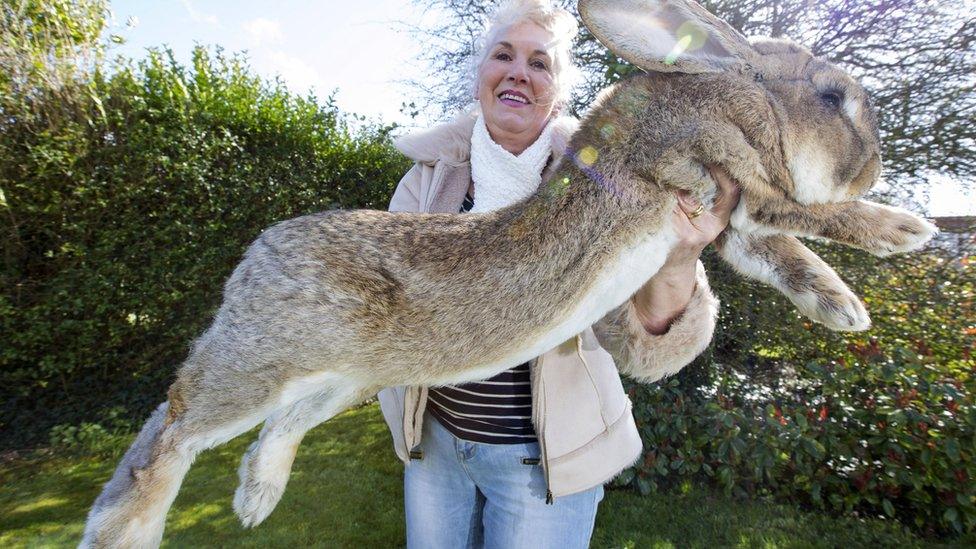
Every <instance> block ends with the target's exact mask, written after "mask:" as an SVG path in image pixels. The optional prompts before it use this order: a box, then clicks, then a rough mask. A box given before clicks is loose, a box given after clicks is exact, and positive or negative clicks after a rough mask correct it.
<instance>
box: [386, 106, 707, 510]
mask: <svg viewBox="0 0 976 549" xmlns="http://www.w3.org/2000/svg"><path fill="white" fill-rule="evenodd" d="M474 120H475V118H474V114H473V113H468V114H464V115H461V116H460V117H459V118H458V119H456V120H454V121H453V122H451V123H448V124H444V125H441V126H436V127H434V128H432V129H430V130H427V131H425V132H421V133H418V134H412V135H409V136H406V137H403V138H401V139H399V140H398V141H397V143H396V146H397V148H398V149H399V150H400V151H401V152H402V153H404V154H405V155H407V156H408V157H410V158H411V159H413V160H414V161H415V162H416V164H415V165H414V166H413V168H411V169H410V171H409V172H407V174H406V175H405V176H404V177H403V179H402V180H401V181H400V184H399V185H398V186H397V188H396V191H395V192H394V194H393V199H392V200H391V202H390V211H402V212H432V213H436V212H442V213H457V212H458V210H459V209H460V206H461V202H462V201H463V200H464V195H465V193H466V192H467V190H468V186H469V185H470V183H471V167H470V164H469V153H470V147H471V132H472V128H473V126H474ZM556 124H557V125H556V127H555V128H554V131H553V158H555V159H558V158H559V157H561V155H562V151H563V150H565V147H566V145H567V144H568V141H569V138H570V137H571V136H572V133H573V132H574V131H575V130H576V127H577V125H578V122H577V121H576V120H575V119H572V118H561V119H558V120H557V121H556ZM557 163H558V161H555V162H550V164H549V167H548V168H547V172H548V171H551V170H553V169H554V168H555V165H556V164H557ZM546 175H548V173H544V176H543V180H545V176H546ZM717 312H718V300H716V298H715V297H714V296H713V295H712V293H711V292H710V291H709V288H708V281H707V279H706V278H705V272H704V268H703V267H702V265H701V263H699V264H698V279H697V287H696V289H695V292H694V294H693V296H692V298H691V302H690V303H689V304H688V307H687V308H686V309H685V311H684V313H683V314H682V315H681V316H680V317H679V318H678V319H677V320H675V321H674V323H673V324H672V325H671V328H670V329H669V330H668V332H667V333H665V334H663V335H651V334H648V333H647V332H646V331H645V330H644V328H643V326H642V325H641V324H640V322H639V321H638V319H637V317H636V315H635V314H634V310H633V306H632V305H631V304H630V303H629V302H628V303H626V304H624V305H622V306H620V307H619V308H617V309H615V310H614V311H611V312H610V313H609V314H608V315H607V316H606V317H604V318H603V319H602V320H601V321H600V322H598V323H597V324H596V325H594V326H593V327H592V328H590V329H587V330H585V331H584V332H583V333H581V334H579V335H578V336H576V337H575V338H573V339H571V340H569V341H566V342H565V343H563V344H561V345H559V346H558V347H556V348H555V349H552V350H550V351H548V352H546V353H544V354H543V355H542V356H540V357H538V358H537V359H536V360H535V361H533V363H532V364H531V372H532V373H531V379H532V384H531V388H532V407H533V412H532V421H533V424H534V426H535V430H536V434H537V435H538V438H539V444H540V447H541V448H542V456H541V457H542V459H541V460H540V461H541V464H542V467H543V471H544V473H545V475H546V481H547V483H548V486H549V496H550V497H559V496H565V495H569V494H574V493H576V492H581V491H583V490H586V489H589V488H592V487H593V486H596V485H598V484H602V483H604V482H606V481H608V480H610V479H611V478H613V477H614V476H615V475H616V474H617V473H619V472H620V471H621V470H623V469H624V468H626V467H628V466H629V465H631V464H632V463H633V462H634V461H635V460H636V459H637V458H638V456H639V455H640V453H641V439H640V435H639V434H638V432H637V427H636V426H635V425H634V418H633V415H632V414H631V403H630V399H628V398H627V395H626V394H625V393H624V390H623V386H622V385H621V382H620V376H619V374H618V370H619V372H621V373H624V374H627V375H629V376H631V377H633V378H635V379H637V380H640V381H645V382H650V381H654V380H657V379H660V378H663V377H665V376H669V375H672V374H674V373H675V372H677V371H678V370H680V369H681V368H682V367H684V366H685V365H686V364H688V363H689V362H691V361H692V360H693V359H694V358H695V357H696V356H698V354H699V353H701V352H702V351H703V350H704V349H705V348H706V347H707V346H708V343H709V341H711V338H712V332H713V330H714V328H715V317H716V314H717ZM604 349H606V350H604ZM608 351H609V353H608ZM615 363H616V366H615ZM379 400H380V406H381V408H382V410H383V416H384V418H385V419H386V422H387V424H388V425H389V427H390V432H391V433H392V434H393V443H394V447H395V449H396V453H397V455H398V456H399V457H400V459H401V460H403V461H404V462H405V463H407V465H408V466H409V462H410V458H411V457H419V456H418V454H417V453H416V452H414V453H413V454H412V453H411V451H412V450H413V449H414V448H415V447H416V446H417V445H418V444H420V440H421V435H422V433H421V426H422V425H423V416H424V410H425V408H426V405H427V389H426V388H425V387H395V388H390V389H384V390H383V391H381V392H380V394H379Z"/></svg>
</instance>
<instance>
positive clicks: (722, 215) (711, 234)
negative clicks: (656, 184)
mask: <svg viewBox="0 0 976 549" xmlns="http://www.w3.org/2000/svg"><path fill="white" fill-rule="evenodd" d="M708 170H709V173H711V175H712V178H713V179H715V181H716V183H718V193H717V194H716V196H715V203H714V204H713V205H712V208H711V209H702V210H699V207H700V206H702V204H701V202H699V201H698V200H697V199H695V198H694V197H693V196H692V195H691V193H689V192H687V191H678V201H677V204H676V205H675V207H674V211H673V212H672V213H671V217H672V226H673V227H674V228H675V231H676V232H677V235H678V243H677V244H676V245H675V247H674V248H673V249H672V250H671V253H670V254H668V258H667V259H666V260H665V262H664V265H662V266H661V269H660V270H658V272H657V273H656V274H655V275H654V276H653V277H652V278H651V279H650V280H649V281H648V282H647V284H645V285H644V287H642V288H641V289H640V290H638V291H637V293H636V294H634V297H633V298H632V299H633V302H634V307H635V309H636V311H637V316H638V318H639V319H640V321H641V323H642V324H643V325H644V328H645V329H646V330H647V331H648V332H650V333H652V334H663V333H664V332H666V331H667V330H668V327H669V326H670V325H671V322H672V321H673V320H674V319H675V318H677V317H678V315H680V314H681V313H682V312H683V311H684V310H685V307H687V306H688V302H689V301H690V300H691V295H692V294H693V293H694V291H695V278H696V277H695V271H696V265H697V262H698V257H699V256H700V255H701V252H702V250H704V249H705V246H707V245H708V244H709V243H711V242H712V241H713V240H715V238H716V237H718V235H719V233H721V232H722V231H723V230H724V229H725V227H726V226H727V225H728V224H729V217H730V216H731V215H732V210H733V209H735V207H736V205H737V204H738V203H739V186H738V185H736V183H735V182H734V181H733V180H732V178H731V177H729V175H728V174H727V173H726V172H725V170H723V169H721V168H718V167H716V166H709V167H708Z"/></svg>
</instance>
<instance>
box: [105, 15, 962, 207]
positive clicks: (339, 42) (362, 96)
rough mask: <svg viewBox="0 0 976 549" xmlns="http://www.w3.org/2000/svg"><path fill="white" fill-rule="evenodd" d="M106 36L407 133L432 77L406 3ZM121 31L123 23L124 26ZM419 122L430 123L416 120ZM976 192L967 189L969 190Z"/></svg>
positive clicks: (936, 203)
mask: <svg viewBox="0 0 976 549" xmlns="http://www.w3.org/2000/svg"><path fill="white" fill-rule="evenodd" d="M111 5H112V11H113V15H114V23H113V28H112V29H111V32H113V33H116V34H120V35H122V36H123V37H124V38H125V40H126V42H125V43H124V44H122V45H121V46H116V47H115V49H114V51H115V52H117V53H119V54H122V55H125V56H127V57H131V58H136V59H138V58H141V57H143V56H144V55H145V51H146V48H149V47H160V46H164V45H166V46H169V47H170V48H171V49H172V50H173V52H174V53H175V55H176V58H177V59H178V60H180V61H182V62H189V60H190V52H191V50H192V49H193V47H194V45H196V44H201V45H208V46H213V45H219V46H221V47H223V48H224V50H225V51H227V52H242V51H246V52H247V55H248V58H249V60H250V65H251V67H252V69H253V70H254V71H255V72H256V73H258V74H261V75H263V76H267V77H269V78H272V77H274V76H280V77H281V78H282V79H283V80H284V81H285V82H286V84H287V85H288V86H289V88H291V89H292V90H293V91H296V92H298V93H302V94H304V93H305V92H306V91H310V90H311V91H314V92H315V93H316V95H317V96H318V97H320V98H325V97H326V96H328V95H329V94H332V93H335V100H336V104H337V105H338V106H339V108H340V109H341V110H342V111H344V112H350V113H356V114H359V115H365V116H367V117H368V118H371V119H378V120H382V121H383V122H387V123H389V122H398V123H400V124H401V125H404V126H405V127H407V128H411V127H416V125H417V122H416V121H414V120H411V119H410V118H409V117H408V116H406V115H404V114H403V113H401V112H400V107H401V104H402V103H404V102H409V101H410V100H411V99H415V98H416V97H415V96H413V95H412V94H411V88H410V87H409V86H408V84H407V83H406V81H407V80H410V79H413V80H421V81H423V80H426V79H430V78H436V75H435V74H431V72H430V68H429V67H427V66H426V65H425V64H424V63H423V62H422V61H421V60H419V59H418V58H419V56H420V54H421V52H422V51H423V49H422V48H424V47H425V44H423V43H422V42H421V41H420V40H418V39H417V38H416V37H414V36H411V34H410V33H409V32H408V31H407V28H408V26H409V25H414V26H423V25H424V24H425V22H429V21H430V19H429V18H431V17H436V14H431V13H423V12H421V10H420V9H419V8H418V7H417V6H415V5H413V4H412V3H411V2H410V0H360V1H358V2H352V1H349V0H305V1H298V0H275V1H274V2H268V1H267V0H265V1H257V0H112V3H111ZM130 23H131V24H130ZM420 120H421V121H427V120H431V119H429V118H425V117H424V116H423V115H421V117H420ZM929 182H930V184H931V187H930V192H929V197H930V198H929V203H928V208H927V211H926V212H925V213H926V215H929V216H941V215H976V188H974V189H970V191H968V192H967V191H965V190H964V189H963V188H962V186H960V185H959V184H958V183H956V182H954V181H952V180H951V179H949V178H946V177H942V176H939V175H938V174H933V175H932V177H931V178H930V179H929ZM973 187H976V185H973Z"/></svg>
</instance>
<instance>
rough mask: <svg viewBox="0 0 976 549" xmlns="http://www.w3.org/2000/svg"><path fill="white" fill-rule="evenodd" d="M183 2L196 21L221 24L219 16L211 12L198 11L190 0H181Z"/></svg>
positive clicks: (191, 17)
mask: <svg viewBox="0 0 976 549" xmlns="http://www.w3.org/2000/svg"><path fill="white" fill-rule="evenodd" d="M180 1H181V2H182V3H183V7H184V8H186V11H187V13H189V14H190V19H192V20H193V21H194V22H196V23H207V24H208V25H218V26H219V25H220V21H217V16H216V15H213V14H209V13H203V12H201V11H198V10H197V9H196V8H195V7H194V6H193V4H192V3H191V2H190V0H180Z"/></svg>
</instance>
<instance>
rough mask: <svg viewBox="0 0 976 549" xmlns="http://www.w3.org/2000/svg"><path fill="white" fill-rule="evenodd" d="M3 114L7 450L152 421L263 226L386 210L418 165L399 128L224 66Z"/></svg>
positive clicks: (122, 77) (155, 60)
mask: <svg viewBox="0 0 976 549" xmlns="http://www.w3.org/2000/svg"><path fill="white" fill-rule="evenodd" d="M8 90H9V89H8ZM15 91H16V90H15ZM3 99H4V101H5V102H4V105H3V107H4V112H5V113H11V114H12V115H13V116H11V117H10V118H8V119H7V126H6V127H5V129H4V132H3V133H2V134H0V192H2V197H0V199H2V203H0V219H2V221H0V223H2V224H3V225H2V227H3V229H2V230H3V232H4V237H3V239H2V240H3V249H2V258H3V259H2V261H3V263H2V271H0V282H2V284H0V333H2V334H4V335H3V345H2V348H0V447H11V446H19V447H23V446H25V445H32V444H36V443H38V442H42V441H46V440H47V432H48V430H49V428H50V427H51V426H53V425H56V424H78V423H80V422H83V421H92V422H97V421H100V420H105V418H115V419H114V420H105V421H109V422H110V423H112V422H115V423H119V422H122V423H125V422H126V421H129V420H132V419H140V420H141V419H142V418H144V417H145V414H146V413H147V411H148V410H149V409H150V408H151V407H152V406H154V405H155V404H156V403H157V402H159V401H161V400H162V399H163V398H164V389H165V387H166V386H167V384H168V383H169V381H170V379H171V377H172V374H173V371H174V369H175V368H176V367H177V366H178V364H179V363H180V361H181V360H182V359H183V358H184V357H185V353H186V351H187V348H188V344H189V342H190V341H191V339H192V338H193V337H195V336H196V335H198V334H199V333H200V332H201V331H202V330H203V329H204V327H205V326H206V325H207V323H208V320H209V317H210V315H211V314H212V312H213V311H214V310H215V308H216V306H217V305H218V303H219V299H220V295H221V288H222V284H223V282H224V280H225V278H226V277H227V276H228V275H229V274H230V271H231V269H232V268H233V267H234V265H235V264H236V263H237V262H238V261H239V260H240V257H241V254H242V252H243V251H244V249H245V247H246V246H247V245H248V244H249V243H250V242H251V241H252V240H253V239H254V238H255V237H256V236H257V235H258V234H259V233H260V231H261V230H262V229H263V228H264V227H267V226H269V225H271V224H272V223H274V222H276V221H280V220H282V219H287V218H290V217H295V216H298V215H302V214H306V213H310V212H315V211H320V210H325V209H330V208H385V206H386V204H387V202H388V200H389V196H390V194H391V191H392V188H393V186H394V185H395V183H396V181H397V180H398V178H399V177H400V176H401V175H402V174H403V173H404V172H405V171H406V169H407V168H408V167H409V166H408V163H407V161H406V159H405V158H404V157H403V156H402V155H399V154H398V153H396V152H395V151H394V150H393V148H392V147H391V144H390V140H389V137H388V135H387V133H388V131H389V129H390V128H387V127H379V126H375V125H364V124H361V123H360V125H359V126H357V127H355V128H354V127H352V126H351V125H350V123H348V122H347V120H346V119H345V118H344V117H343V116H342V115H341V114H340V113H339V111H338V109H337V108H336V107H335V106H334V105H333V104H332V103H331V102H330V101H326V102H325V103H324V104H322V103H320V102H318V101H316V100H315V98H313V97H309V98H303V97H298V96H296V95H294V94H293V93H290V92H289V91H287V90H286V89H285V88H284V87H283V86H282V85H281V83H279V82H267V81H263V80H261V79H260V78H258V77H255V76H253V75H252V74H251V73H250V72H249V69H248V67H247V65H246V63H245V62H244V61H243V60H242V59H240V58H238V57H234V56H231V57H227V56H224V55H223V54H222V53H221V52H220V51H219V50H218V51H217V52H216V53H208V52H207V50H205V49H197V50H196V51H195V52H194V54H193V61H192V66H190V67H185V66H182V65H181V64H179V63H177V62H175V61H174V60H173V59H172V57H171V55H170V54H168V53H167V52H152V53H150V54H149V55H148V57H147V58H146V59H145V60H143V61H141V62H139V63H137V64H123V65H122V66H119V67H117V68H115V69H114V70H113V71H112V72H111V74H105V73H102V72H99V71H95V72H93V73H92V74H91V76H90V79H89V80H88V81H84V80H79V81H77V82H68V83H67V84H66V85H65V86H59V87H58V88H57V89H51V88H50V87H49V86H46V84H45V83H43V82H42V83H41V85H38V86H37V87H35V88H34V89H33V90H32V91H31V93H30V94H27V93H24V91H23V90H19V93H17V94H11V93H8V94H5V95H4V97H3ZM107 427H108V428H109V429H114V428H115V426H114V425H108V426H107ZM63 432H64V431H63V429H62V430H60V431H58V433H62V434H63Z"/></svg>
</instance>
